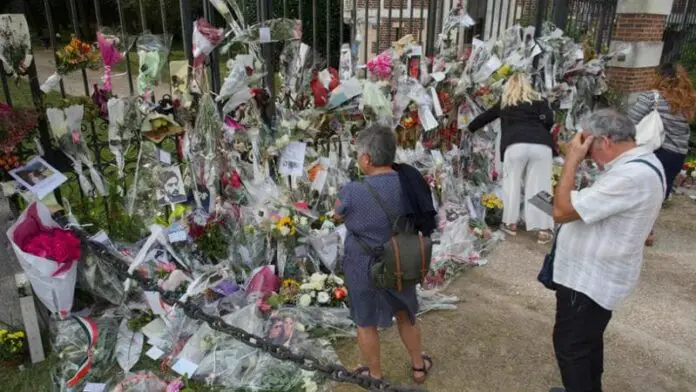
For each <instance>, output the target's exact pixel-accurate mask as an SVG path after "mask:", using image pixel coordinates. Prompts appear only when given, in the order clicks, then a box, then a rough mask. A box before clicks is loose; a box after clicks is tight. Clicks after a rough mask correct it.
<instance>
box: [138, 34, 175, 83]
mask: <svg viewBox="0 0 696 392" xmlns="http://www.w3.org/2000/svg"><path fill="white" fill-rule="evenodd" d="M172 38H173V37H172V36H171V35H169V34H161V35H154V34H150V33H144V34H142V35H140V36H139V37H138V39H137V40H136V42H135V45H136V48H137V50H138V63H139V66H138V69H139V73H138V79H137V87H138V93H139V94H146V95H148V94H150V93H151V92H152V89H153V88H154V86H155V85H156V84H157V83H159V80H160V77H161V74H162V70H163V69H164V66H165V65H166V63H167V57H168V56H169V50H170V49H171V46H172Z"/></svg>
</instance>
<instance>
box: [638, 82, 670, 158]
mask: <svg viewBox="0 0 696 392" xmlns="http://www.w3.org/2000/svg"><path fill="white" fill-rule="evenodd" d="M653 94H654V98H653V109H652V110H651V111H650V113H648V114H647V115H646V116H645V117H643V119H642V120H640V122H639V123H638V125H636V144H638V145H642V146H645V147H648V148H650V150H652V151H655V150H657V149H658V148H660V147H662V142H664V140H665V128H664V124H663V123H662V117H660V112H659V110H658V109H659V108H658V102H659V101H658V100H659V97H660V96H659V94H658V93H657V91H653Z"/></svg>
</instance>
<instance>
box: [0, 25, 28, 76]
mask: <svg viewBox="0 0 696 392" xmlns="http://www.w3.org/2000/svg"><path fill="white" fill-rule="evenodd" d="M30 51H31V37H30V36H29V26H28V25H27V20H26V18H25V17H24V15H21V14H19V15H18V14H4V15H0V72H5V73H6V74H9V75H12V74H15V75H17V76H23V75H26V73H27V69H28V68H29V66H30V65H31V62H32V55H31V54H30Z"/></svg>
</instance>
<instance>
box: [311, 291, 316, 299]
mask: <svg viewBox="0 0 696 392" xmlns="http://www.w3.org/2000/svg"><path fill="white" fill-rule="evenodd" d="M309 296H310V297H312V298H316V297H317V292H316V291H312V292H311V293H309Z"/></svg>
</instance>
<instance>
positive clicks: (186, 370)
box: [172, 358, 198, 378]
mask: <svg viewBox="0 0 696 392" xmlns="http://www.w3.org/2000/svg"><path fill="white" fill-rule="evenodd" d="M197 369H198V365H196V364H195V363H193V362H191V361H189V360H188V359H186V358H181V359H179V360H178V361H176V363H175V364H174V366H172V370H174V371H175V372H177V373H178V374H180V375H182V376H187V378H191V376H193V374H194V373H196V370H197Z"/></svg>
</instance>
